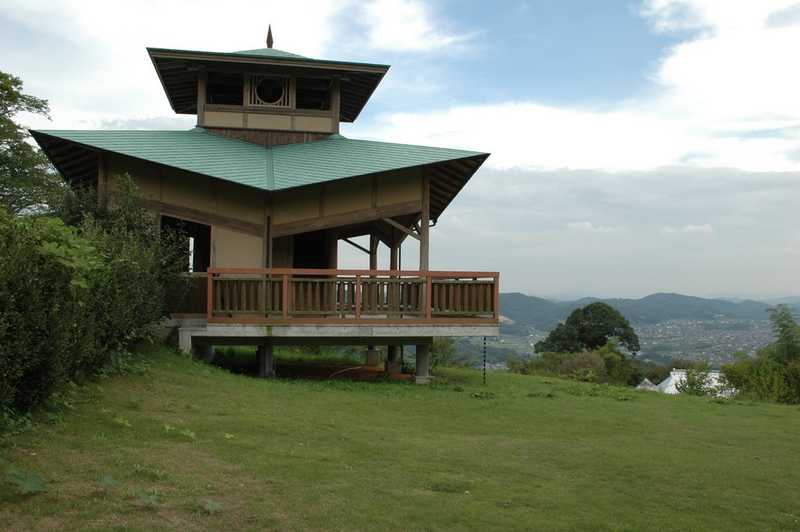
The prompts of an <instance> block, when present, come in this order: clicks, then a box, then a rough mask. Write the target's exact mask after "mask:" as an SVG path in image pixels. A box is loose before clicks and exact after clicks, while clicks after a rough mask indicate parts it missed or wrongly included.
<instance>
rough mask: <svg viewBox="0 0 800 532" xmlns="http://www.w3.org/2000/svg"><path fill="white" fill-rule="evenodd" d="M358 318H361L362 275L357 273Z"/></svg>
mask: <svg viewBox="0 0 800 532" xmlns="http://www.w3.org/2000/svg"><path fill="white" fill-rule="evenodd" d="M354 306H355V311H356V319H357V320H358V319H360V318H361V276H360V275H356V300H355V301H354Z"/></svg>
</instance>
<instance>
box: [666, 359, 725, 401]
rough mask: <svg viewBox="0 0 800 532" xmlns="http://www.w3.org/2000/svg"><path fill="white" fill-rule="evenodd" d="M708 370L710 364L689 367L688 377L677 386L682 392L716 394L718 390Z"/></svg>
mask: <svg viewBox="0 0 800 532" xmlns="http://www.w3.org/2000/svg"><path fill="white" fill-rule="evenodd" d="M708 371H709V367H708V364H706V365H705V366H704V367H700V368H697V367H694V368H689V369H687V370H686V378H685V379H683V380H682V381H680V382H678V383H677V384H676V385H675V388H676V389H677V390H678V391H679V392H680V393H685V394H687V395H697V396H705V395H716V394H717V391H718V390H716V389H715V387H714V386H713V385H712V383H711V377H710V376H709V375H708Z"/></svg>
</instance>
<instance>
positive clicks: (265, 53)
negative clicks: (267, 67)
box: [233, 48, 308, 59]
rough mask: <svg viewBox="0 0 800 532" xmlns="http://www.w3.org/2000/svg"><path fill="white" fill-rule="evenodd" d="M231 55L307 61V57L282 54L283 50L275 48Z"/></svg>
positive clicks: (242, 51)
mask: <svg viewBox="0 0 800 532" xmlns="http://www.w3.org/2000/svg"><path fill="white" fill-rule="evenodd" d="M233 53H234V54H238V55H248V56H253V55H257V56H259V57H278V58H289V59H308V57H305V56H302V55H297V54H293V53H291V52H284V51H283V50H278V49H277V48H257V49H255V50H239V51H238V52H233Z"/></svg>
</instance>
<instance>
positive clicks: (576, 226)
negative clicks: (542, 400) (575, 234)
mask: <svg viewBox="0 0 800 532" xmlns="http://www.w3.org/2000/svg"><path fill="white" fill-rule="evenodd" d="M567 229H569V230H571V231H580V232H585V233H612V232H614V231H619V230H621V228H619V227H609V226H607V225H595V224H593V223H592V222H568V223H567Z"/></svg>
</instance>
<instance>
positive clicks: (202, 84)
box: [197, 70, 208, 126]
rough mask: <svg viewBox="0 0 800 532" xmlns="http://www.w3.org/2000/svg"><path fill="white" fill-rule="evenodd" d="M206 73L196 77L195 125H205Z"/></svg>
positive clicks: (203, 72)
mask: <svg viewBox="0 0 800 532" xmlns="http://www.w3.org/2000/svg"><path fill="white" fill-rule="evenodd" d="M207 81H208V72H206V71H205V70H203V71H202V72H200V73H199V74H198V75H197V125H198V126H201V125H203V124H205V123H206V111H205V109H206V82H207Z"/></svg>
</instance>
